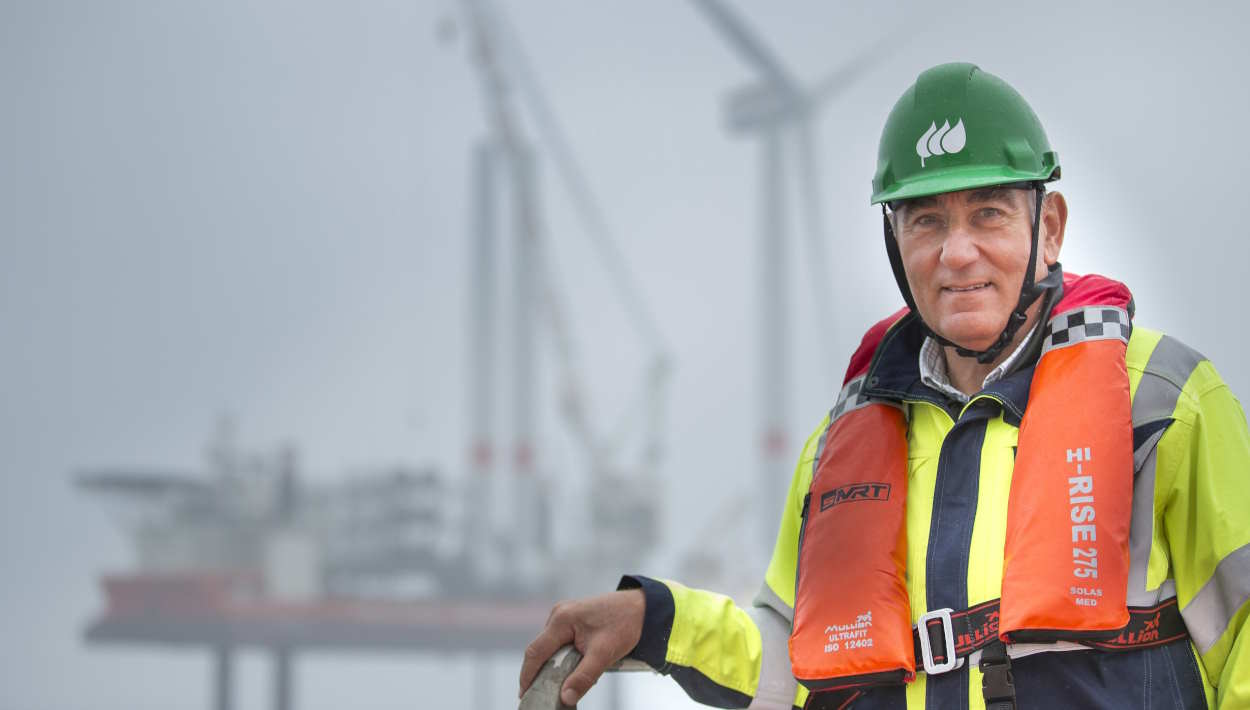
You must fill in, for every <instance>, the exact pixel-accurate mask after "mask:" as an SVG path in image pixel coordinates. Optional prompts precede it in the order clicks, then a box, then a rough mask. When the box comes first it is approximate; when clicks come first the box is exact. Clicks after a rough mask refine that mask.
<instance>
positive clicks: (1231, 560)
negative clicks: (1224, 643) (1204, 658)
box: [1181, 544, 1250, 653]
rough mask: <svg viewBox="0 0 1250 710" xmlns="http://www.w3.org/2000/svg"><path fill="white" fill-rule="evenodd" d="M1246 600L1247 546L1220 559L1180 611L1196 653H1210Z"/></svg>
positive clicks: (1249, 588) (1249, 593)
mask: <svg viewBox="0 0 1250 710" xmlns="http://www.w3.org/2000/svg"><path fill="white" fill-rule="evenodd" d="M1247 600H1250V544H1247V545H1243V546H1241V547H1239V548H1237V549H1236V550H1234V551H1232V552H1230V553H1229V554H1228V555H1226V556H1225V557H1224V559H1222V560H1220V563H1219V565H1217V566H1216V568H1215V573H1214V574H1212V575H1211V579H1209V580H1207V583H1206V584H1204V585H1203V586H1202V589H1200V590H1198V593H1197V594H1195V595H1194V598H1193V599H1191V600H1190V601H1189V604H1187V605H1186V606H1185V608H1184V609H1181V616H1183V617H1185V626H1187V627H1189V634H1190V635H1191V636H1193V639H1194V645H1195V646H1197V647H1198V652H1199V653H1206V652H1207V651H1209V650H1211V647H1212V646H1214V645H1215V643H1216V642H1217V641H1219V640H1220V637H1221V636H1223V635H1224V631H1225V630H1226V629H1227V628H1228V624H1229V622H1230V621H1231V620H1232V618H1233V617H1234V616H1235V615H1236V614H1237V612H1238V611H1239V610H1240V609H1241V607H1242V605H1244V604H1245V603H1246V601H1247Z"/></svg>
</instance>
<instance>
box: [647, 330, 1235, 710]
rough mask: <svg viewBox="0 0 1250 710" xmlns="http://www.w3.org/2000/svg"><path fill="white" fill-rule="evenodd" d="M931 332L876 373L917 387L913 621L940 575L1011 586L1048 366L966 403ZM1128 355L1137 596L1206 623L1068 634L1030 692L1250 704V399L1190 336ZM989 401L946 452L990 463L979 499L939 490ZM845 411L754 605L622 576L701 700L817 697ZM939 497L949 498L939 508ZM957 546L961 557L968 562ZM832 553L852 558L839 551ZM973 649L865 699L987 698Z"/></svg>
mask: <svg viewBox="0 0 1250 710" xmlns="http://www.w3.org/2000/svg"><path fill="white" fill-rule="evenodd" d="M918 337H920V336H918ZM918 337H916V338H898V339H896V340H895V342H896V343H898V345H897V346H896V349H897V351H896V352H885V353H881V354H880V356H879V357H878V358H877V360H876V361H875V363H874V367H873V370H872V371H871V372H870V373H869V377H870V378H873V377H875V378H877V379H878V381H879V382H881V383H882V384H883V386H884V388H885V389H892V390H895V391H897V392H900V393H902V396H901V398H900V399H901V401H902V403H903V405H904V406H905V408H906V410H907V415H908V416H907V419H908V422H909V427H908V437H907V439H908V441H907V443H908V489H907V508H906V510H907V513H906V515H907V518H906V521H907V538H908V561H907V568H908V579H907V585H908V593H909V595H910V599H911V607H912V608H911V615H912V622H913V623H914V622H915V621H916V620H917V619H918V618H919V617H920V616H921V615H922V614H924V613H925V612H926V611H928V610H929V607H928V603H927V590H928V589H930V588H931V586H930V585H931V583H932V582H936V581H937V580H939V579H940V580H941V583H942V584H954V583H963V584H964V585H965V587H966V589H965V591H966V599H967V603H968V605H969V606H973V605H976V604H979V603H981V602H985V601H989V600H992V599H996V598H998V597H999V596H1000V587H1001V582H1002V569H1003V549H1004V539H1005V532H1006V523H1007V500H1008V491H1009V489H1010V485H1011V472H1012V467H1013V462H1014V457H1015V445H1016V439H1017V433H1018V429H1017V426H1018V425H1019V421H1020V417H1021V416H1022V413H1023V410H1024V408H1025V407H1026V406H1027V399H1028V390H1029V384H1030V377H1031V374H1032V368H1031V367H1024V368H1022V369H1020V370H1017V371H1016V372H1014V373H1013V374H1010V375H1008V376H1007V377H1005V378H1003V379H1002V380H1000V381H999V382H996V383H994V384H992V385H990V387H988V388H987V389H986V391H985V392H983V393H981V394H980V395H977V396H976V397H974V398H973V400H972V402H970V403H969V404H968V405H967V406H961V405H958V404H956V403H952V402H951V401H950V400H949V399H947V398H946V397H944V396H943V395H941V394H939V393H938V392H936V391H934V390H932V389H930V388H929V387H927V386H925V385H924V384H922V383H921V382H920V377H919V363H918V350H917V347H916V344H917V343H918V342H919V340H918ZM906 343H910V345H909V346H908V345H905V344H906ZM1126 360H1127V365H1128V372H1129V385H1130V391H1131V394H1132V406H1133V427H1134V442H1133V444H1134V447H1135V452H1134V466H1135V468H1136V471H1135V474H1134V494H1133V520H1132V530H1131V539H1130V553H1131V567H1130V573H1129V589H1128V603H1129V605H1130V606H1151V605H1154V604H1156V603H1158V602H1161V601H1163V600H1166V599H1168V598H1170V597H1173V596H1175V597H1176V598H1177V601H1178V604H1179V606H1180V608H1181V613H1182V616H1183V618H1184V621H1185V625H1186V627H1187V628H1188V630H1189V634H1190V637H1189V638H1188V639H1182V640H1180V641H1177V642H1174V643H1171V644H1167V645H1164V646H1159V647H1156V648H1150V649H1144V650H1133V651H1127V652H1117V653H1108V652H1103V651H1098V650H1092V649H1080V648H1079V647H1075V645H1073V644H1065V645H1060V646H1055V647H1053V650H1051V651H1050V652H1042V653H1036V654H1034V655H1027V656H1023V657H1016V658H1014V659H1013V661H1012V671H1013V675H1014V678H1015V687H1016V698H1017V703H1018V707H1019V708H1021V710H1025V709H1026V708H1043V707H1045V708H1047V710H1052V709H1057V708H1068V707H1082V708H1083V707H1115V708H1120V707H1150V708H1195V707H1218V708H1221V709H1231V708H1250V633H1243V630H1244V629H1245V628H1246V626H1247V623H1246V619H1247V616H1248V615H1250V604H1248V603H1247V600H1248V599H1250V433H1248V431H1247V425H1246V419H1245V414H1244V413H1243V411H1242V408H1241V405H1240V404H1239V403H1238V401H1237V399H1236V398H1235V397H1234V396H1233V394H1232V392H1231V391H1230V390H1229V389H1228V386H1227V385H1225V384H1224V382H1223V381H1222V380H1221V379H1220V376H1219V375H1218V374H1217V373H1216V371H1215V368H1214V367H1213V366H1212V365H1211V363H1210V362H1209V361H1207V360H1206V359H1205V358H1204V357H1203V356H1201V355H1199V354H1198V353H1196V352H1195V351H1193V350H1192V349H1190V348H1188V347H1187V346H1185V345H1184V344H1182V343H1180V342H1179V341H1177V340H1176V339H1174V338H1171V337H1169V336H1165V335H1163V334H1162V333H1159V332H1158V331H1152V330H1148V329H1146V328H1141V327H1135V328H1134V330H1133V333H1132V337H1131V338H1130V341H1129V346H1128V352H1127V355H1126ZM987 401H988V402H990V403H993V404H994V406H996V407H997V408H998V410H997V415H996V416H992V417H988V418H984V413H983V412H982V413H981V417H982V418H984V421H983V422H978V423H977V426H976V436H975V437H974V438H973V439H972V440H971V441H972V443H973V445H972V446H969V445H968V442H967V441H963V442H960V445H959V446H951V445H948V446H947V451H946V452H945V453H946V456H945V458H947V459H952V458H959V459H961V460H960V461H957V462H954V463H952V462H947V463H942V464H941V465H942V466H943V467H944V468H943V471H944V472H945V471H946V470H947V467H950V468H952V469H954V468H955V466H954V464H958V466H959V467H961V468H962V469H963V470H965V471H979V473H978V474H977V475H976V478H977V480H976V481H975V484H974V485H971V486H968V487H967V489H966V490H967V498H970V499H975V504H970V503H972V501H971V500H964V501H963V502H962V504H960V505H956V506H950V505H946V504H944V503H942V502H941V500H940V499H941V497H942V496H941V495H936V494H935V488H936V481H937V480H938V471H939V464H940V462H939V458H940V457H939V454H940V453H942V452H943V446H944V444H947V443H948V442H947V438H948V434H950V433H951V432H952V430H953V429H955V424H956V422H957V421H959V420H960V419H961V418H962V417H964V416H965V415H967V414H968V413H969V412H970V411H971V410H972V409H973V408H974V405H975V406H977V407H983V406H985V402H987ZM978 402H979V404H978ZM1074 406H1080V404H1079V403H1074ZM828 421H829V419H828V417H826V418H825V419H824V420H823V421H822V422H821V424H820V425H819V426H818V427H817V428H816V431H815V432H814V433H813V434H812V436H811V437H810V438H809V439H808V441H807V443H806V445H805V446H804V447H803V452H802V455H801V456H800V458H799V463H798V466H797V468H796V469H795V473H794V477H793V479H792V481H791V484H790V491H789V494H788V496H787V498H786V504H785V509H784V511H783V512H782V518H781V526H780V530H779V532H778V535H777V543H776V547H775V549H774V552H773V557H772V560H771V561H770V563H769V566H768V570H767V573H766V575H765V579H764V584H763V585H762V587H761V589H760V592H759V594H758V595H757V596H756V598H755V600H754V603H753V604H752V606H751V608H747V609H742V608H739V607H737V606H736V605H735V604H734V603H733V601H732V600H730V599H729V598H728V597H725V596H722V595H719V594H715V593H712V592H707V591H701V590H696V589H691V588H687V587H685V586H682V585H681V584H678V583H676V582H672V581H666V580H656V579H651V578H647V577H641V576H632V577H626V578H624V579H623V580H622V587H623V588H629V587H639V586H640V587H642V588H643V591H644V592H645V595H646V599H647V611H646V618H645V621H644V629H643V636H642V640H641V641H640V643H639V644H638V647H637V648H636V649H635V650H634V652H633V655H634V656H635V657H636V658H639V659H641V660H644V661H646V662H647V663H648V664H650V665H651V666H652V667H653V668H655V669H656V670H657V671H659V672H661V673H667V674H671V675H672V676H673V678H674V679H675V680H677V682H678V683H679V684H680V685H681V686H682V688H683V689H684V690H685V691H686V692H687V693H688V694H689V695H690V696H691V697H692V698H694V699H695V700H697V701H699V702H701V703H705V704H708V705H714V706H717V707H748V706H750V707H762V708H788V707H790V706H791V705H793V706H795V707H803V705H804V703H805V702H806V700H807V692H806V690H805V689H804V688H803V687H802V686H799V685H797V683H796V682H795V680H794V678H793V676H792V674H791V672H790V661H789V654H788V648H787V640H788V638H789V634H790V625H791V620H792V618H793V605H794V583H795V565H796V560H797V551H798V537H799V527H800V523H801V518H800V516H801V510H802V505H803V498H804V496H805V495H806V494H807V492H808V489H809V487H810V484H811V479H812V469H813V464H814V462H815V460H816V459H817V457H818V455H819V451H818V450H819V447H820V444H821V440H822V438H823V437H822V435H823V434H824V432H825V430H826V427H827V425H828ZM960 429H961V431H962V430H965V429H969V427H960ZM976 459H979V461H978V460H976ZM969 478H972V476H969ZM943 495H945V494H943ZM948 502H949V501H948ZM939 506H941V507H942V509H941V511H940V512H941V515H938V516H935V515H934V513H935V508H937V507H939ZM939 519H940V523H939V524H938V526H939V527H938V528H937V529H935V528H934V523H933V521H934V520H939ZM865 534H866V535H867V534H871V531H865ZM931 536H939V537H936V538H934V539H935V541H936V542H935V545H934V546H933V547H941V548H942V549H943V550H944V553H943V554H941V555H936V556H935V555H932V554H931V552H932V550H931V541H930V539H931ZM932 558H937V559H940V560H941V568H940V569H935V568H933V567H931V566H930V564H931V563H932ZM952 559H954V560H958V561H959V563H957V564H954V565H952V564H951V562H950V561H951V560H952ZM831 564H836V557H835V556H834V553H833V552H831ZM930 578H932V579H930ZM1059 649H1067V650H1064V651H1062V652H1060V650H1059ZM1073 649H1075V650H1073ZM973 665H974V664H965V665H964V666H963V667H961V668H959V669H956V670H954V671H950V672H948V673H946V674H944V675H942V676H940V677H935V678H933V679H932V680H930V679H928V678H926V676H925V674H924V673H923V672H918V673H917V676H916V680H915V682H913V683H910V684H908V685H907V686H905V687H904V686H898V687H892V688H879V689H875V690H872V691H870V692H868V693H866V694H865V695H863V696H862V697H860V698H859V699H857V700H856V701H855V703H854V705H853V708H854V709H855V710H862V709H864V708H887V707H888V708H901V707H906V708H908V709H909V710H917V709H919V708H926V707H928V708H943V709H944V710H945V709H948V708H955V709H956V710H958V709H960V708H965V707H967V708H971V709H973V710H979V709H980V708H984V701H983V699H982V695H981V672H980V671H979V670H978V669H977V668H976V667H973ZM918 671H919V669H918Z"/></svg>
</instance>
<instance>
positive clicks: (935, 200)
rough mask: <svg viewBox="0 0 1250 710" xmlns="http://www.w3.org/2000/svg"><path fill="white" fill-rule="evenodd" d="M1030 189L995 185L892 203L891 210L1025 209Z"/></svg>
mask: <svg viewBox="0 0 1250 710" xmlns="http://www.w3.org/2000/svg"><path fill="white" fill-rule="evenodd" d="M1029 187H1030V186H1025V185H994V186H991V187H981V188H977V189H974V190H957V191H955V192H943V193H941V194H937V195H926V196H924V197H913V198H911V199H909V200H898V201H897V202H891V203H890V209H891V210H893V211H895V212H903V211H905V210H908V209H917V208H921V207H939V206H941V207H954V206H967V205H981V204H998V205H1007V206H1011V207H1025V206H1026V203H1027V196H1028V195H1029Z"/></svg>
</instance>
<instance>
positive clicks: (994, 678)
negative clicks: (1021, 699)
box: [980, 641, 1016, 710]
mask: <svg viewBox="0 0 1250 710" xmlns="http://www.w3.org/2000/svg"><path fill="white" fill-rule="evenodd" d="M980 668H981V695H982V696H984V698H985V707H986V708H987V709H989V710H1014V709H1015V707H1016V685H1015V679H1014V678H1012V675H1011V657H1010V656H1008V655H1007V646H1006V645H1004V644H1003V643H1002V642H1001V641H998V642H995V643H991V644H990V645H988V646H986V647H985V648H983V649H981V663H980Z"/></svg>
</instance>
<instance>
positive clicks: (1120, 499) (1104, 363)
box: [790, 275, 1133, 690]
mask: <svg viewBox="0 0 1250 710" xmlns="http://www.w3.org/2000/svg"><path fill="white" fill-rule="evenodd" d="M1131 310H1132V305H1131V295H1130V294H1129V292H1128V289H1127V287H1125V286H1124V285H1123V284H1121V283H1119V282H1116V281H1111V280H1109V279H1104V278H1101V277H1094V276H1089V277H1075V276H1071V275H1069V276H1068V277H1067V278H1066V279H1065V294H1064V296H1063V298H1062V299H1060V301H1059V303H1058V304H1057V305H1055V306H1054V307H1053V308H1052V309H1051V312H1050V314H1049V317H1048V322H1047V328H1048V330H1047V332H1046V336H1045V341H1044V343H1043V346H1042V356H1041V358H1040V359H1039V361H1038V363H1037V365H1036V367H1035V369H1034V372H1033V376H1032V385H1031V390H1030V397H1029V403H1028V407H1027V410H1026V411H1025V412H1024V415H1023V417H1022V420H1021V423H1020V429H1019V431H1020V433H1019V441H1018V452H1017V455H1016V462H1015V467H1014V473H1013V475H1012V483H1011V491H1010V496H1009V503H1008V511H1007V531H1006V545H1005V552H1004V569H1003V582H1002V590H1001V610H1000V616H999V617H998V619H997V621H998V624H997V626H998V628H997V629H996V630H995V631H996V633H997V636H998V638H999V639H1001V640H1002V641H1006V642H1022V641H1054V640H1061V639H1067V640H1078V641H1097V640H1102V639H1108V638H1111V637H1114V636H1116V635H1117V634H1119V633H1120V631H1121V630H1122V629H1123V628H1124V627H1125V625H1126V624H1127V623H1128V621H1129V612H1128V608H1127V605H1126V590H1127V579H1128V567H1129V548H1128V540H1129V527H1130V522H1131V515H1132V510H1131V501H1132V484H1133V457H1132V424H1131V406H1130V401H1129V385H1128V373H1127V370H1126V366H1125V349H1126V344H1127V342H1128V336H1129V328H1130V326H1129V316H1130V314H1131ZM905 315H906V311H905V310H904V311H900V312H899V313H896V314H894V315H893V316H891V317H890V318H887V319H885V320H883V321H881V322H880V323H878V324H877V325H875V326H874V327H873V328H872V329H870V330H869V331H868V333H867V334H866V335H865V336H864V339H863V342H862V343H861V345H860V348H859V350H858V351H857V352H856V354H855V355H854V356H853V357H852V360H851V365H850V367H849V368H848V372H847V376H846V380H845V384H844V387H843V391H842V394H841V395H840V397H839V401H838V404H837V406H835V408H834V412H833V414H832V415H831V423H830V425H829V428H828V430H827V432H826V433H825V440H824V446H823V448H822V449H821V453H820V455H819V457H818V459H817V462H816V466H815V469H814V473H813V478H812V485H811V489H810V492H809V494H808V498H807V502H806V504H805V506H804V516H803V521H802V527H801V532H800V538H799V558H798V575H797V579H796V589H795V611H794V624H793V629H792V633H791V637H790V658H791V664H792V666H793V671H794V674H795V677H796V678H798V679H799V680H800V681H801V682H803V683H804V684H805V685H807V686H808V687H809V688H811V689H813V690H817V689H829V688H847V687H855V686H864V685H877V684H891V683H900V682H907V681H910V680H911V679H912V678H913V677H914V675H915V671H916V656H915V651H914V647H913V641H912V638H913V637H912V625H911V607H910V601H909V598H908V594H907V587H906V579H907V577H906V575H907V568H906V560H907V535H906V524H905V514H906V510H905V501H906V498H907V496H906V489H907V423H906V420H905V416H904V412H903V411H902V409H901V408H900V405H899V404H898V403H896V402H892V401H885V400H878V399H875V398H873V397H872V396H871V386H870V384H869V382H868V378H867V375H868V373H869V370H870V364H871V361H872V358H873V354H874V353H875V352H876V350H877V348H878V346H879V345H880V344H881V342H882V340H883V339H884V338H885V337H886V336H887V333H889V332H890V330H891V328H892V327H893V326H894V325H895V324H897V323H898V322H899V321H900V320H901V319H902V318H903V317H904V316H905ZM930 534H931V535H940V534H942V532H941V530H938V529H934V530H933V531H932V532H931V533H930Z"/></svg>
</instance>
